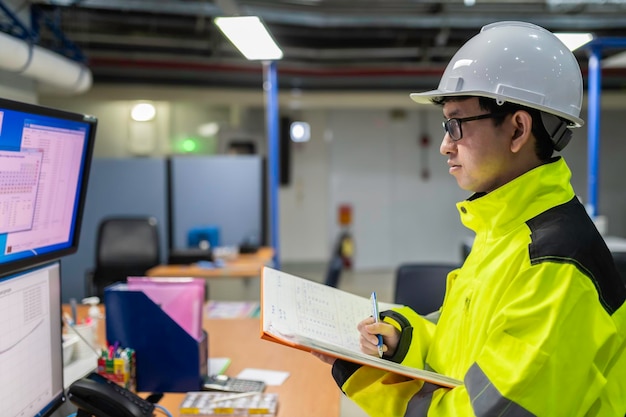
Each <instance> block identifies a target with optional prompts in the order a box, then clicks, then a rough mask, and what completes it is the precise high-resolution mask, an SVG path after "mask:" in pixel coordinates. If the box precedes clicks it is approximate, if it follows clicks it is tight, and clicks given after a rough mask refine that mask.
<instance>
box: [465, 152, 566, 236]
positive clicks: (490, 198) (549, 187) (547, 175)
mask: <svg viewBox="0 0 626 417" xmlns="http://www.w3.org/2000/svg"><path fill="white" fill-rule="evenodd" d="M571 176H572V173H571V171H570V169H569V167H568V166H567V164H566V162H565V160H564V159H563V158H561V157H557V158H555V159H553V160H552V161H550V162H548V163H546V164H544V165H540V166H538V167H537V168H534V169H532V170H530V171H528V172H526V173H525V174H522V175H520V176H519V177H517V178H515V179H514V180H512V181H510V182H508V183H506V184H504V185H503V186H502V187H500V188H498V189H496V190H494V191H492V192H490V193H487V194H485V193H480V194H479V193H477V194H474V195H472V196H471V197H470V198H468V199H467V200H465V201H462V202H459V203H457V205H456V206H457V210H458V211H459V214H460V216H461V222H462V223H463V224H464V225H465V227H467V228H469V229H471V230H473V231H474V232H476V233H479V232H480V231H484V230H491V232H492V233H493V234H497V235H500V234H504V233H506V232H508V231H510V230H512V229H514V228H516V227H518V226H519V225H520V224H522V223H525V222H526V221H527V220H529V219H531V218H533V217H535V216H537V215H538V214H540V213H542V212H544V211H546V210H547V209H549V208H551V207H554V206H557V205H559V204H563V203H565V202H567V201H569V200H571V199H572V198H573V197H574V189H573V188H572V186H571V184H570V179H571Z"/></svg>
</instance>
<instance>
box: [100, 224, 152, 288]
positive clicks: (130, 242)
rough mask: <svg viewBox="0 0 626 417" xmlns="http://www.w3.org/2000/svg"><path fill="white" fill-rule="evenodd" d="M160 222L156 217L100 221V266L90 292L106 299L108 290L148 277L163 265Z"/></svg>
mask: <svg viewBox="0 0 626 417" xmlns="http://www.w3.org/2000/svg"><path fill="white" fill-rule="evenodd" d="M160 261H161V260H160V245H159V233H158V228H157V221H156V218H154V217H109V218H105V219H103V220H102V221H101V222H100V225H99V226H98V235H97V241H96V265H95V269H94V271H93V274H92V276H91V280H92V282H91V288H90V292H92V293H93V294H88V295H97V296H99V297H101V298H102V297H103V293H104V287H106V286H107V285H110V284H112V283H114V282H118V281H126V278H127V277H129V276H133V275H139V276H141V275H144V274H145V272H146V271H147V270H148V269H150V268H151V267H153V266H156V265H158V264H159V263H160Z"/></svg>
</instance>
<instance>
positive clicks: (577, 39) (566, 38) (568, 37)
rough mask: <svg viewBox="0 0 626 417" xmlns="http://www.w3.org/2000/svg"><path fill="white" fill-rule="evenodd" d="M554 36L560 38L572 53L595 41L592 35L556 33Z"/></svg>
mask: <svg viewBox="0 0 626 417" xmlns="http://www.w3.org/2000/svg"><path fill="white" fill-rule="evenodd" d="M554 35H555V36H556V37H557V38H559V39H560V40H561V42H563V43H564V44H565V46H567V48H568V49H569V50H570V51H575V50H576V49H578V48H580V47H581V46H583V45H585V44H586V43H589V42H591V41H592V40H593V35H592V34H591V33H555V34H554Z"/></svg>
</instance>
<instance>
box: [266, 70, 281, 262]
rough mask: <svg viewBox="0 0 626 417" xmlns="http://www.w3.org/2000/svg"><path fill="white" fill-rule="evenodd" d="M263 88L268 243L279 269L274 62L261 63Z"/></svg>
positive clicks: (277, 156)
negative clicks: (265, 130) (267, 194)
mask: <svg viewBox="0 0 626 417" xmlns="http://www.w3.org/2000/svg"><path fill="white" fill-rule="evenodd" d="M263 90H264V91H265V100H266V101H265V115H266V118H267V120H266V125H267V173H268V175H267V178H268V184H267V185H268V190H269V199H268V200H269V201H268V203H269V226H270V245H271V246H272V248H273V249H274V268H276V269H280V250H279V248H280V242H279V239H280V232H279V217H278V214H279V204H278V186H279V175H280V154H279V152H280V144H279V131H278V129H279V128H278V82H277V76H276V62H274V61H269V62H265V63H264V64H263Z"/></svg>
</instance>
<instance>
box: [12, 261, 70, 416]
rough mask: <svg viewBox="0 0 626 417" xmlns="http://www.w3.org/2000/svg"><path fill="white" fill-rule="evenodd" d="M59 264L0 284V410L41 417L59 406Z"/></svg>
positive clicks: (60, 325)
mask: <svg viewBox="0 0 626 417" xmlns="http://www.w3.org/2000/svg"><path fill="white" fill-rule="evenodd" d="M62 337H63V336H62V322H61V278H60V263H59V261H56V262H52V263H48V264H45V265H39V266H37V267H34V268H30V269H25V270H23V271H21V272H19V273H15V274H11V275H7V276H5V277H2V278H0V404H1V405H0V409H2V413H1V414H2V416H3V417H32V416H45V415H48V414H50V413H51V412H52V411H54V410H55V409H56V408H57V407H58V406H59V405H61V404H62V403H63V400H64V394H63V350H62Z"/></svg>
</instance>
